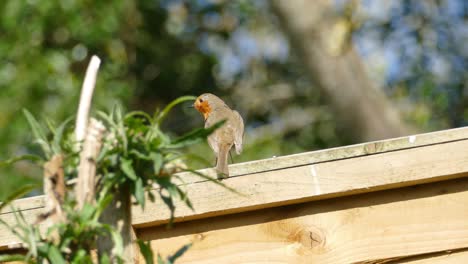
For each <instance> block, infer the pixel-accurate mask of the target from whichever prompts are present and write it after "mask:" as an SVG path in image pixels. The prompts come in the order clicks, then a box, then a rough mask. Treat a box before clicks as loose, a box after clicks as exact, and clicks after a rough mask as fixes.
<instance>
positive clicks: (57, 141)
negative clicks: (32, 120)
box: [52, 117, 73, 154]
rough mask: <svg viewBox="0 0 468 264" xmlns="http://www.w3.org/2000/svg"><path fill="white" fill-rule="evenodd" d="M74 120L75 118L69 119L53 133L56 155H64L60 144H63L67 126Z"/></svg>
mask: <svg viewBox="0 0 468 264" xmlns="http://www.w3.org/2000/svg"><path fill="white" fill-rule="evenodd" d="M72 119H73V117H69V118H67V119H66V120H65V121H63V122H62V123H61V124H60V126H59V127H58V128H57V129H56V130H55V131H53V133H54V139H53V141H52V150H53V152H54V154H60V153H62V148H61V147H60V142H62V138H63V132H64V131H65V128H66V126H67V125H68V123H70V121H71V120H72Z"/></svg>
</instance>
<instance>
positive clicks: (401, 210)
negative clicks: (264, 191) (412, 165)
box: [137, 179, 468, 264]
mask: <svg viewBox="0 0 468 264" xmlns="http://www.w3.org/2000/svg"><path fill="white" fill-rule="evenodd" d="M467 199H468V179H458V180H451V181H447V182H444V183H432V184H427V185H421V186H412V187H406V188H400V189H395V190H386V191H379V192H374V193H369V194H361V195H355V196H349V197H347V198H346V199H342V198H335V199H329V200H324V201H315V202H308V203H302V204H298V205H292V206H282V207H275V208H270V209H263V210H258V211H254V212H245V213H240V214H233V215H229V216H222V217H216V218H206V219H202V220H196V221H190V222H184V223H178V224H176V225H175V228H174V229H172V230H167V229H166V228H165V227H164V226H161V227H152V228H143V229H139V230H137V234H138V236H139V237H140V238H141V239H144V240H149V241H151V246H152V248H153V249H154V250H156V251H157V252H159V253H160V254H162V255H168V254H171V253H173V252H175V251H176V250H177V249H178V248H179V247H181V246H183V245H185V244H187V243H193V246H192V248H191V249H190V250H189V251H188V252H187V253H186V254H185V255H184V256H183V257H182V258H181V259H179V261H178V263H337V264H339V263H383V261H385V260H389V259H393V258H400V257H405V256H413V255H421V254H427V253H430V252H440V251H445V250H454V249H460V248H468V222H467V221H466V219H468V203H466V201H467ZM464 258H465V257H464V256H463V257H460V259H464ZM439 259H441V260H440V261H442V259H443V258H442V257H441V258H439ZM453 259H458V257H457V258H455V257H454V258H453ZM415 261H416V260H415ZM401 263H403V262H401ZM407 263H411V262H407ZM415 263H418V262H415ZM420 263H425V262H420ZM427 263H433V262H427ZM434 263H447V262H434ZM452 263H465V262H452Z"/></svg>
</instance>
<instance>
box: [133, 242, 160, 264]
mask: <svg viewBox="0 0 468 264" xmlns="http://www.w3.org/2000/svg"><path fill="white" fill-rule="evenodd" d="M137 242H138V246H139V247H140V252H141V254H142V255H143V257H144V258H145V262H146V264H153V263H154V261H153V250H152V249H151V246H150V242H149V241H148V242H147V243H145V242H144V241H142V240H140V239H138V240H137ZM158 259H159V258H158ZM158 262H159V260H158Z"/></svg>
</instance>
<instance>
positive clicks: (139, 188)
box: [134, 177, 145, 209]
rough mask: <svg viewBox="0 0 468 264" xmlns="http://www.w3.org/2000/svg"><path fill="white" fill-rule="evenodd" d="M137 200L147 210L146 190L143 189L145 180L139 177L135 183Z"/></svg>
mask: <svg viewBox="0 0 468 264" xmlns="http://www.w3.org/2000/svg"><path fill="white" fill-rule="evenodd" d="M134 195H135V198H136V200H137V202H138V203H139V204H140V205H141V208H143V209H145V189H144V187H143V180H142V179H141V178H140V177H138V178H137V180H136V181H135V194H134Z"/></svg>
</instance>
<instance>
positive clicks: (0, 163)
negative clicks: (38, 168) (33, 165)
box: [0, 154, 45, 167]
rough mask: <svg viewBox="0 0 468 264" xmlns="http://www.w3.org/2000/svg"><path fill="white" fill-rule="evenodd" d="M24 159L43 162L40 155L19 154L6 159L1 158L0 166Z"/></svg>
mask: <svg viewBox="0 0 468 264" xmlns="http://www.w3.org/2000/svg"><path fill="white" fill-rule="evenodd" d="M24 160H29V161H32V162H38V161H41V162H44V161H45V160H44V158H42V157H41V156H37V155H32V154H26V155H21V156H18V157H14V158H11V159H8V160H2V161H0V167H3V166H9V165H11V164H13V163H15V162H18V161H24Z"/></svg>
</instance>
